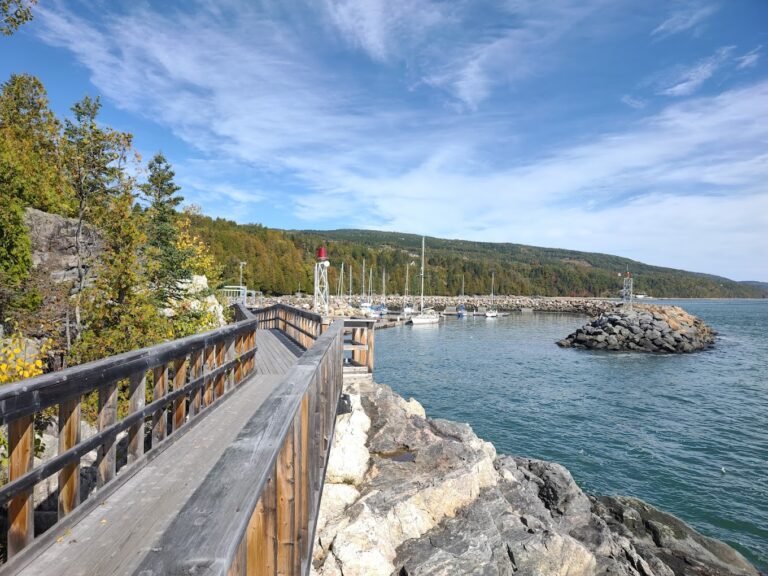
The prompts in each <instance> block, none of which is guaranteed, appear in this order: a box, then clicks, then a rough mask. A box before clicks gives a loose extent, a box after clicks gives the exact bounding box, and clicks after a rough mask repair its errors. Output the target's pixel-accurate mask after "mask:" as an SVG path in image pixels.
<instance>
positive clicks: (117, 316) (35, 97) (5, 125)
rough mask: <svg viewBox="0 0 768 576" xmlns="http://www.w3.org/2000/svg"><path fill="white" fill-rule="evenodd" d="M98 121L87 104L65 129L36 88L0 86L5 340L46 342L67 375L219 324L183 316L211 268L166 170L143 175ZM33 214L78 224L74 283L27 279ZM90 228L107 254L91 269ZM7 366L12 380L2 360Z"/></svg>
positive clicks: (127, 137)
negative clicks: (191, 291) (191, 290)
mask: <svg viewBox="0 0 768 576" xmlns="http://www.w3.org/2000/svg"><path fill="white" fill-rule="evenodd" d="M100 110H101V103H100V101H99V98H91V97H89V96H86V97H85V98H83V99H82V100H81V101H79V102H76V103H75V104H74V105H73V106H72V108H71V114H70V115H69V116H68V117H66V118H63V119H61V118H58V117H57V116H56V115H55V114H54V113H53V112H52V111H51V109H50V107H49V104H48V97H47V94H46V91H45V88H44V87H43V85H42V83H41V82H40V81H39V80H38V79H37V78H35V77H34V76H30V75H26V74H18V75H12V76H11V77H10V79H9V80H8V81H7V82H5V83H3V84H2V85H0V205H2V207H3V209H2V211H0V321H1V322H2V323H3V325H4V326H5V327H6V331H14V330H21V331H23V332H24V333H25V334H33V335H40V336H42V335H44V336H45V337H46V338H47V340H48V342H49V346H48V347H49V348H50V349H51V350H58V351H60V352H61V356H62V359H63V362H64V363H65V364H70V365H71V364H76V363H80V362H85V361H89V360H93V359H96V358H102V357H105V356H109V355H112V354H117V353H120V352H124V351H126V350H130V349H135V348H138V347H142V346H147V345H150V344H154V343H157V342H159V341H162V340H164V339H168V338H173V337H180V336H185V335H188V334H190V333H193V332H196V331H199V330H201V329H205V328H207V327H212V326H213V325H214V324H215V320H216V317H215V314H213V311H212V310H209V309H204V308H203V309H200V308H199V307H197V308H194V307H187V306H186V305H185V301H184V298H183V294H182V292H183V288H184V286H185V285H186V284H185V283H188V282H189V280H190V279H191V277H192V275H194V274H205V275H207V276H208V277H209V280H210V281H211V282H212V283H213V285H214V286H215V285H216V284H217V283H218V280H219V268H218V266H217V264H216V262H215V260H214V258H213V257H212V255H211V254H210V252H209V251H208V248H207V246H206V245H205V244H204V242H202V240H200V238H198V237H197V236H196V235H195V234H194V233H193V231H192V229H191V224H190V221H189V219H188V218H187V217H186V216H185V215H184V214H183V213H180V212H179V211H178V208H179V206H180V204H181V202H182V201H183V197H182V196H181V195H180V193H179V192H180V188H179V187H178V186H177V185H176V184H175V182H174V172H173V169H172V167H171V165H170V163H169V162H168V161H167V160H166V158H165V157H164V156H163V154H162V153H160V152H158V153H157V154H155V155H154V156H153V157H152V158H151V159H150V160H149V161H148V162H147V163H146V164H145V163H143V162H142V159H141V158H140V157H139V155H138V154H137V153H136V151H135V150H134V148H133V144H132V136H131V134H129V133H126V132H121V131H118V130H114V129H112V128H110V127H108V126H104V125H103V124H102V123H101V122H100V121H99V113H100ZM30 208H35V209H39V210H42V211H45V212H48V213H51V214H57V215H60V216H64V217H67V218H72V219H74V220H75V221H76V232H75V234H74V238H73V251H74V255H75V257H76V260H77V266H76V272H77V278H76V279H75V280H74V282H71V283H66V282H65V283H62V284H61V285H52V283H51V282H50V279H49V278H47V277H44V276H41V275H40V274H39V273H37V272H36V271H35V269H34V268H33V266H32V252H31V242H30V236H29V231H28V230H27V227H26V224H25V212H26V211H27V210H28V209H30ZM86 228H88V229H92V230H94V231H95V234H96V235H97V236H98V237H99V239H100V244H101V245H102V246H103V249H102V251H101V253H100V254H98V255H97V256H96V257H94V256H92V255H90V254H88V251H87V250H86V247H85V232H86ZM41 319H46V320H47V321H48V324H47V325H45V326H43V325H42V321H41ZM6 360H7V359H6ZM3 366H5V368H6V372H8V362H7V361H5V362H4V361H3V358H0V369H1V368H2V367H3ZM0 371H2V370H0Z"/></svg>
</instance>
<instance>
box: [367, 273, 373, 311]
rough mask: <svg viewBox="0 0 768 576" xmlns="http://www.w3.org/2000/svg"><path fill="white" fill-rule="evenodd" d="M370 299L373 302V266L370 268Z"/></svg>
mask: <svg viewBox="0 0 768 576" xmlns="http://www.w3.org/2000/svg"><path fill="white" fill-rule="evenodd" d="M368 301H369V302H370V303H371V304H373V268H371V269H370V270H368Z"/></svg>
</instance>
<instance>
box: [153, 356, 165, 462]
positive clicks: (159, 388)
mask: <svg viewBox="0 0 768 576" xmlns="http://www.w3.org/2000/svg"><path fill="white" fill-rule="evenodd" d="M152 379H153V390H152V400H153V401H154V400H159V399H160V398H163V397H164V396H165V395H166V393H167V392H168V364H163V365H161V366H158V367H157V368H155V369H153V370H152ZM165 413H166V409H165V408H163V409H162V410H158V411H157V412H155V413H154V414H153V415H152V447H153V448H154V447H155V446H157V445H158V444H159V443H160V442H162V441H163V440H165V436H166V433H167V427H168V425H167V422H168V419H167V417H166V414H165Z"/></svg>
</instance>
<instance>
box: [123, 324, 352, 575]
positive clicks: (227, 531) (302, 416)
mask: <svg viewBox="0 0 768 576" xmlns="http://www.w3.org/2000/svg"><path fill="white" fill-rule="evenodd" d="M343 344H344V326H343V322H342V321H338V322H335V323H333V324H332V325H331V326H330V327H329V329H328V330H327V331H326V332H325V333H324V334H322V335H321V336H319V337H318V339H317V342H316V343H315V345H314V346H313V347H312V348H311V349H310V350H308V351H307V352H305V353H304V354H303V355H302V357H301V358H300V359H299V361H298V363H297V364H296V365H294V366H293V367H292V368H291V369H290V370H289V372H288V373H287V374H286V375H285V377H284V378H283V380H282V382H281V383H280V384H279V385H278V387H277V388H276V389H275V390H274V391H273V392H272V393H271V394H270V395H269V397H268V398H267V399H266V400H265V401H264V403H263V404H262V405H261V406H260V407H259V408H258V410H257V411H256V412H255V413H254V415H253V416H252V417H251V419H250V420H249V421H248V423H247V424H246V425H245V427H244V428H243V429H242V431H241V432H240V434H239V435H238V437H237V439H236V440H235V441H234V442H233V443H232V445H231V446H230V447H229V448H227V450H226V451H225V452H224V454H223V455H222V456H221V458H220V459H219V461H218V462H217V464H216V466H215V467H214V469H213V471H212V472H211V474H209V475H208V477H206V479H205V481H204V483H203V484H202V485H201V486H200V487H199V488H198V489H197V490H196V491H195V493H194V495H193V496H192V497H191V498H190V499H189V500H188V501H187V503H186V504H185V506H184V507H183V508H182V510H181V511H180V512H179V513H178V514H177V515H176V517H175V518H174V520H173V521H172V523H171V525H170V526H169V527H168V528H167V529H166V531H165V532H164V533H163V535H162V537H161V538H160V540H159V541H158V543H157V545H156V546H154V547H153V548H152V550H151V551H150V552H149V553H148V555H147V556H146V557H145V558H144V560H143V562H142V564H141V565H140V566H139V568H138V570H137V571H136V573H139V574H144V575H146V576H149V575H157V576H159V575H161V574H191V573H198V572H200V573H201V574H203V573H204V574H207V575H221V576H223V575H225V574H227V575H233V576H234V575H245V574H262V573H264V574H293V575H298V574H307V573H308V572H309V566H310V563H311V555H312V544H313V541H314V532H315V525H316V521H317V515H318V513H319V500H320V494H321V492H322V488H323V482H324V477H325V468H326V465H327V462H328V453H329V450H330V446H331V441H332V437H333V430H334V424H335V415H336V409H337V405H338V399H339V396H340V394H341V389H342V355H343ZM223 487H226V489H222V488H223Z"/></svg>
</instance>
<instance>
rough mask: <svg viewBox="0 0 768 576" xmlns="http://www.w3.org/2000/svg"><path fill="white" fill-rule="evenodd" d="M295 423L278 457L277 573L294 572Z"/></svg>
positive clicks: (281, 575) (285, 574) (287, 575)
mask: <svg viewBox="0 0 768 576" xmlns="http://www.w3.org/2000/svg"><path fill="white" fill-rule="evenodd" d="M293 432H294V425H293V423H291V427H290V428H289V430H288V434H287V435H286V438H285V442H284V443H283V448H282V450H280V455H279V457H278V459H277V574H278V576H289V575H292V574H294V573H295V572H294V565H293V552H294V548H295V545H296V542H295V539H294V538H295V535H294V534H295V530H294V520H295V517H294V505H295V494H294V435H293Z"/></svg>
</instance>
